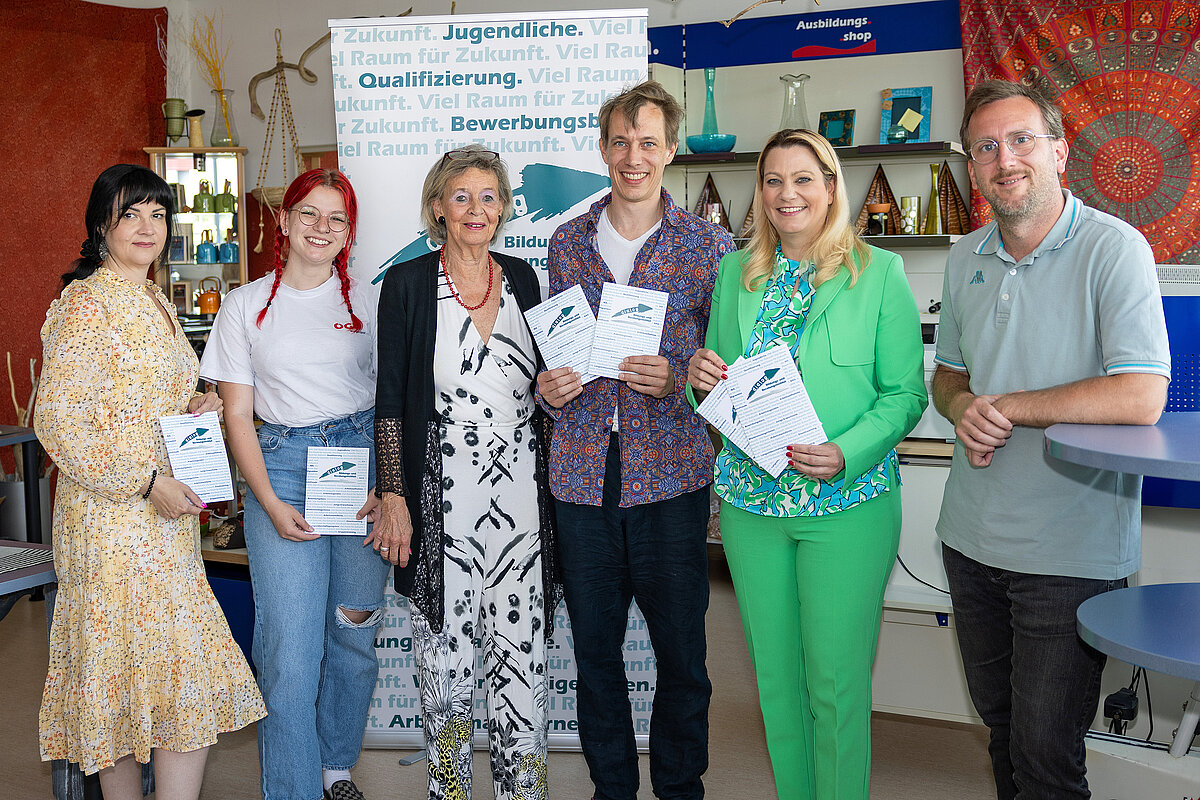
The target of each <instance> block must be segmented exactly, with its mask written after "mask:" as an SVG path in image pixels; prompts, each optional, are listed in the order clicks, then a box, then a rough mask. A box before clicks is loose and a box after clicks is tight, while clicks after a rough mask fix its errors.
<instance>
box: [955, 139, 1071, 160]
mask: <svg viewBox="0 0 1200 800" xmlns="http://www.w3.org/2000/svg"><path fill="white" fill-rule="evenodd" d="M1057 138H1058V137H1057V136H1055V135H1054V134H1052V133H1033V132H1032V131H1017V132H1016V133H1013V134H1010V135H1009V136H1008V137H1006V138H1005V139H1004V144H1005V145H1007V146H1008V152H1010V153H1012V154H1013V155H1014V156H1027V155H1029V154H1030V153H1032V152H1033V148H1034V147H1035V146H1036V145H1037V140H1038V139H1057ZM999 155H1000V142H997V141H996V140H995V139H977V140H976V141H975V142H973V143H972V144H971V150H970V156H971V160H972V161H974V162H975V163H976V164H990V163H992V162H993V161H995V160H996V158H997V157H999Z"/></svg>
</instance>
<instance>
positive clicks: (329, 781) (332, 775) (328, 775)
mask: <svg viewBox="0 0 1200 800" xmlns="http://www.w3.org/2000/svg"><path fill="white" fill-rule="evenodd" d="M321 777H322V778H323V779H324V781H325V791H327V792H328V791H329V790H330V789H332V788H333V785H334V784H335V783H337V782H338V781H348V780H350V770H348V769H325V770H321Z"/></svg>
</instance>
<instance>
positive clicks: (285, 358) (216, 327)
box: [200, 274, 378, 428]
mask: <svg viewBox="0 0 1200 800" xmlns="http://www.w3.org/2000/svg"><path fill="white" fill-rule="evenodd" d="M274 280H275V276H274V274H268V275H267V276H265V277H263V278H259V279H258V280H256V281H254V282H252V283H248V284H246V285H245V286H242V287H239V288H237V289H234V290H233V291H232V292H230V293H229V294H228V295H226V296H225V301H224V302H223V303H222V304H221V310H220V311H219V312H218V313H217V318H216V320H214V322H213V329H212V334H211V335H210V336H209V337H208V344H207V345H206V346H205V348H204V357H203V358H201V360H200V375H201V377H203V378H204V379H205V380H210V381H225V382H228V383H241V384H245V385H247V386H253V387H254V411H255V413H256V414H258V416H260V417H262V418H263V419H264V420H265V421H267V422H273V423H275V424H278V425H286V426H288V427H292V428H299V427H304V426H307V425H316V424H318V423H321V422H326V421H328V420H331V419H339V418H341V417H347V416H349V415H351V414H354V413H357V412H359V411H365V410H366V409H368V408H371V407H372V406H374V405H375V373H376V361H375V346H376V330H377V329H376V324H375V320H376V305H377V303H378V299H377V296H376V295H375V292H374V291H372V290H371V289H370V287H364V286H362V285H361V284H359V283H358V282H355V283H353V284H352V285H351V287H350V302H351V303H352V304H353V306H354V314H355V316H357V317H358V318H359V319H360V320H362V323H363V329H362V330H361V331H359V332H355V331H352V330H350V329H349V326H350V325H351V324H352V323H351V321H350V313H349V312H348V311H347V310H346V304H345V302H344V301H343V300H342V287H341V282H340V281H339V280H338V278H337V276H336V275H331V276H330V278H329V280H327V281H325V282H324V283H322V284H321V285H320V286H318V287H316V288H315V289H308V290H305V291H299V290H297V289H293V288H291V287H289V286H287V285H286V284H283V283H281V284H279V290H278V291H277V292H276V293H275V299H274V300H272V301H271V308H270V309H269V310H268V311H267V316H266V318H265V319H263V324H262V328H259V327H257V326H256V325H255V320H256V319H257V317H258V312H259V311H261V310H262V307H263V306H264V305H266V303H267V297H269V296H270V294H271V284H272V283H273V282H274Z"/></svg>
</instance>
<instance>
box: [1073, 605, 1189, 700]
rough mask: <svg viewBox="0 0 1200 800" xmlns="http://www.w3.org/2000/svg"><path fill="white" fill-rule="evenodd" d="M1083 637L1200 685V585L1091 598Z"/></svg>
mask: <svg viewBox="0 0 1200 800" xmlns="http://www.w3.org/2000/svg"><path fill="white" fill-rule="evenodd" d="M1076 619H1077V627H1078V630H1079V636H1080V638H1081V639H1083V640H1084V641H1085V642H1087V643H1088V644H1090V645H1091V646H1092V647H1094V648H1096V649H1097V650H1099V651H1101V652H1103V653H1107V654H1109V655H1110V656H1114V657H1116V658H1119V659H1121V660H1122V661H1127V662H1129V663H1130V664H1133V665H1135V666H1139V667H1145V668H1146V669H1150V670H1154V671H1155V672H1162V673H1164V674H1166V675H1175V676H1177V677H1180V678H1188V679H1190V680H1194V681H1200V583H1156V584H1150V585H1148V586H1131V587H1129V588H1128V589H1116V590H1114V591H1111V592H1105V593H1104V594H1100V595H1096V596H1095V597H1092V598H1089V599H1087V600H1085V601H1084V602H1083V603H1082V604H1081V605H1080V606H1079V610H1078V612H1077V613H1076Z"/></svg>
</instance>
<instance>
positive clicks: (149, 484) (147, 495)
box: [142, 469, 158, 500]
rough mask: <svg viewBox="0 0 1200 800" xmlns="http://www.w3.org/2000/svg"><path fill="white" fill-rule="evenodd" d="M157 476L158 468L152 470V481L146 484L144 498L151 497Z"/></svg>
mask: <svg viewBox="0 0 1200 800" xmlns="http://www.w3.org/2000/svg"><path fill="white" fill-rule="evenodd" d="M157 477H158V470H157V469H152V470H150V483H148V484H147V485H146V491H144V492H142V499H143V500H149V499H150V490H151V489H153V488H154V479H155V478H157Z"/></svg>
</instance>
